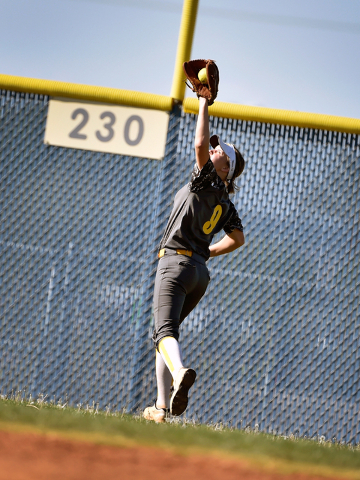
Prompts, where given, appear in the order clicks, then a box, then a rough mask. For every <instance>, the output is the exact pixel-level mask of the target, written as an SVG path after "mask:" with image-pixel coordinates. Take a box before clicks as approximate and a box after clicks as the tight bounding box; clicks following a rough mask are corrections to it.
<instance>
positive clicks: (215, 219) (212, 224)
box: [203, 205, 222, 235]
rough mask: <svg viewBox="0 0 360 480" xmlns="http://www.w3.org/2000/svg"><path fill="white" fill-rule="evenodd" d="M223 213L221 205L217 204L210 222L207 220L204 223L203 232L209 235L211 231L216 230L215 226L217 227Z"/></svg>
mask: <svg viewBox="0 0 360 480" xmlns="http://www.w3.org/2000/svg"><path fill="white" fill-rule="evenodd" d="M221 214H222V207H221V205H216V207H215V208H214V211H213V214H212V215H211V218H210V220H209V221H208V222H205V223H204V225H203V232H204V233H205V234H206V235H209V233H211V232H212V231H213V230H214V228H215V227H216V224H217V223H218V221H219V220H220V217H221Z"/></svg>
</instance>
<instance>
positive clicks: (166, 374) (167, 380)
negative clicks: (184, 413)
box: [155, 350, 172, 408]
mask: <svg viewBox="0 0 360 480" xmlns="http://www.w3.org/2000/svg"><path fill="white" fill-rule="evenodd" d="M155 366H156V381H157V399H156V406H157V408H163V407H164V406H165V407H166V408H170V388H171V385H172V376H171V373H170V370H169V369H168V367H167V366H166V364H165V362H164V360H163V359H162V356H161V355H160V353H159V352H158V351H157V350H156V361H155Z"/></svg>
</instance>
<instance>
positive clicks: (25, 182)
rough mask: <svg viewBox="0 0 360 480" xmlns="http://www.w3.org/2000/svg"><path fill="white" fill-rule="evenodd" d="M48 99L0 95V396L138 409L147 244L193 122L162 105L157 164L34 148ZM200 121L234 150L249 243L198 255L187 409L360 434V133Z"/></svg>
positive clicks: (186, 171)
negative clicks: (204, 286) (163, 132)
mask: <svg viewBox="0 0 360 480" xmlns="http://www.w3.org/2000/svg"><path fill="white" fill-rule="evenodd" d="M48 101H49V97H48V96H46V95H39V94H31V93H19V92H14V91H9V90H2V91H1V96H0V172H1V180H0V181H1V184H0V192H1V195H0V199H1V231H0V249H1V250H0V251H1V282H0V289H1V296H0V348H1V356H0V393H1V394H4V395H8V394H11V393H12V392H13V393H14V392H16V391H21V392H23V394H25V395H29V394H30V393H31V395H33V396H36V395H38V394H40V393H42V394H44V395H47V396H48V398H49V399H50V398H53V397H54V398H55V399H56V400H58V399H60V398H61V399H62V400H63V401H67V402H69V404H71V405H76V404H78V403H82V404H87V403H92V402H95V403H99V406H100V407H101V408H105V407H106V406H109V407H110V408H112V409H121V408H123V407H125V408H126V409H127V410H129V411H136V410H137V409H139V408H143V407H144V406H146V405H147V404H148V403H149V402H151V401H153V399H154V398H155V395H156V388H155V378H154V350H153V346H152V342H151V339H150V337H151V332H152V324H153V318H152V290H153V282H154V275H155V269H156V264H157V257H156V252H157V246H158V244H159V241H160V238H161V236H162V231H163V229H164V226H165V224H166V220H167V217H168V214H169V212H170V209H171V205H172V200H173V197H174V195H175V193H176V191H177V190H178V189H179V188H180V187H181V186H182V185H184V184H185V183H186V182H187V181H188V179H189V176H190V173H191V169H192V166H193V164H194V162H195V157H194V152H193V138H194V132H195V122H196V116H195V115H194V114H191V113H184V112H183V111H181V109H180V107H176V106H175V107H174V109H173V110H172V112H171V113H170V123H169V129H168V137H167V144H166V155H165V158H164V159H163V160H162V161H158V160H150V159H145V158H135V157H130V156H121V155H112V154H102V153H96V152H90V151H83V150H75V149H69V148H63V147H54V146H49V145H45V144H44V143H43V139H44V131H45V122H46V116H47V110H48ZM211 131H212V132H217V133H219V134H220V135H222V136H224V137H226V138H227V139H228V140H229V141H230V142H233V143H235V144H236V145H238V146H239V148H240V150H241V151H242V152H243V154H244V157H245V159H246V169H245V172H244V174H243V175H242V176H241V179H240V187H241V188H240V191H239V192H238V193H237V194H236V195H235V196H234V200H233V201H234V203H235V204H236V206H237V208H238V211H239V213H240V216H241V218H242V221H243V224H244V233H245V237H246V244H245V246H244V247H242V248H241V249H240V250H238V251H235V252H233V253H232V254H230V255H227V256H223V257H220V258H215V259H211V260H209V269H210V273H211V282H210V285H209V288H208V291H207V294H206V296H205V298H204V299H203V300H202V301H201V303H200V304H199V306H198V307H197V308H196V310H195V311H194V312H193V313H192V314H191V315H190V316H189V317H188V319H187V320H186V322H185V323H184V325H183V327H182V330H181V342H182V347H183V353H184V359H185V362H186V364H187V365H191V366H192V367H193V368H195V369H196V370H197V372H198V381H197V382H196V384H195V386H194V388H193V390H192V395H191V402H190V406H189V408H188V410H187V413H186V414H187V416H188V417H190V418H193V419H195V420H197V421H200V422H207V423H209V422H220V421H221V422H227V423H228V424H230V425H232V426H234V427H238V428H243V427H245V426H247V425H249V426H252V427H254V426H255V424H256V423H257V424H259V428H260V430H262V431H274V430H275V431H276V432H277V433H282V434H289V433H293V434H299V435H301V436H305V435H306V436H313V435H325V437H326V438H332V437H334V436H335V437H336V438H337V439H338V440H344V441H352V442H360V428H359V425H360V413H359V412H360V409H359V403H360V392H359V388H358V374H359V367H360V354H359V338H360V335H359V333H360V320H359V318H360V308H359V300H358V299H359V280H360V272H359V235H360V234H359V227H358V225H359V211H360V201H359V193H358V192H359V178H360V146H359V138H360V137H359V135H357V134H355V133H345V132H334V131H330V130H318V129H311V128H300V127H294V126H289V125H279V124H271V123H264V122H256V121H245V120H240V119H228V118H221V117H211Z"/></svg>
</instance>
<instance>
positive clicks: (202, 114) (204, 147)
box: [195, 97, 210, 170]
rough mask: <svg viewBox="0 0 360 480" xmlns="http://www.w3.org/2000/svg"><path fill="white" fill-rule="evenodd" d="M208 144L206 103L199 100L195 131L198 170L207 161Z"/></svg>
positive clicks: (203, 100)
mask: <svg viewBox="0 0 360 480" xmlns="http://www.w3.org/2000/svg"><path fill="white" fill-rule="evenodd" d="M209 143H210V131H209V112H208V101H207V100H206V98H203V97H200V98H199V115H198V119H197V122H196V130H195V156H196V163H197V165H198V167H199V168H200V170H201V169H202V168H203V166H204V165H205V163H206V162H207V161H208V160H209Z"/></svg>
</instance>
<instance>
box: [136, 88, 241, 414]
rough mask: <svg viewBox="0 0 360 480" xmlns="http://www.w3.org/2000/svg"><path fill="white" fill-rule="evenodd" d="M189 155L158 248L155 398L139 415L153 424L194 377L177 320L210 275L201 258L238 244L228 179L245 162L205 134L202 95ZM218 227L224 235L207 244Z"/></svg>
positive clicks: (183, 396)
mask: <svg viewBox="0 0 360 480" xmlns="http://www.w3.org/2000/svg"><path fill="white" fill-rule="evenodd" d="M209 143H210V144H211V146H212V149H211V150H210V152H209V149H208V148H209ZM195 154H196V166H195V168H194V171H193V173H192V177H191V181H190V182H189V183H188V184H187V185H185V186H184V187H183V188H181V190H179V192H178V193H177V194H176V196H175V200H174V207H173V210H172V212H171V215H170V218H169V221H168V224H167V227H166V229H165V232H164V235H163V238H162V240H161V243H160V248H159V253H158V257H159V264H158V268H157V273H156V279H155V289H154V316H155V330H154V335H153V340H154V343H155V346H156V378H157V399H156V401H155V404H154V405H153V406H151V407H147V408H146V409H145V410H144V417H145V418H146V419H147V420H153V421H155V422H157V423H162V422H165V418H166V414H167V413H168V412H169V411H170V413H171V414H172V415H181V414H182V413H183V412H184V411H185V409H186V407H187V404H188V391H189V389H190V387H191V386H192V385H193V383H194V381H195V378H196V373H195V371H194V370H193V369H191V368H185V367H184V365H183V363H182V358H181V352H180V346H179V343H178V339H179V325H180V324H181V322H182V321H183V320H184V318H185V317H186V316H187V315H189V313H190V312H191V311H192V310H193V309H194V308H195V306H196V305H197V304H198V303H199V301H200V299H201V298H202V296H203V295H204V293H205V291H206V288H207V286H208V283H209V280H210V277H209V272H208V269H207V266H206V261H207V260H208V259H209V257H215V256H217V255H223V254H226V253H229V252H232V251H233V250H235V249H237V248H239V247H241V246H242V245H243V244H244V235H243V227H242V224H241V220H240V218H239V216H238V213H237V211H236V209H235V207H234V205H233V203H232V202H231V201H230V200H229V193H233V192H234V189H235V188H236V185H234V179H235V178H236V177H238V176H239V175H240V174H241V173H242V171H243V170H244V166H245V162H244V159H243V157H242V156H241V154H240V153H239V151H238V150H237V149H236V148H235V147H234V145H230V144H227V143H224V142H223V141H222V140H221V139H220V138H219V137H218V136H217V135H213V136H212V137H211V138H210V134H209V116H208V101H207V100H206V99H204V98H202V97H200V98H199V116H198V119H197V124H196V133H195ZM221 229H223V230H224V231H225V233H226V235H225V236H224V237H223V238H222V240H220V241H219V242H217V243H215V244H214V245H210V243H211V241H212V239H213V237H214V235H215V234H216V233H218V232H219V231H220V230H221ZM172 384H173V393H172V395H171V398H170V391H171V385H172Z"/></svg>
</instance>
